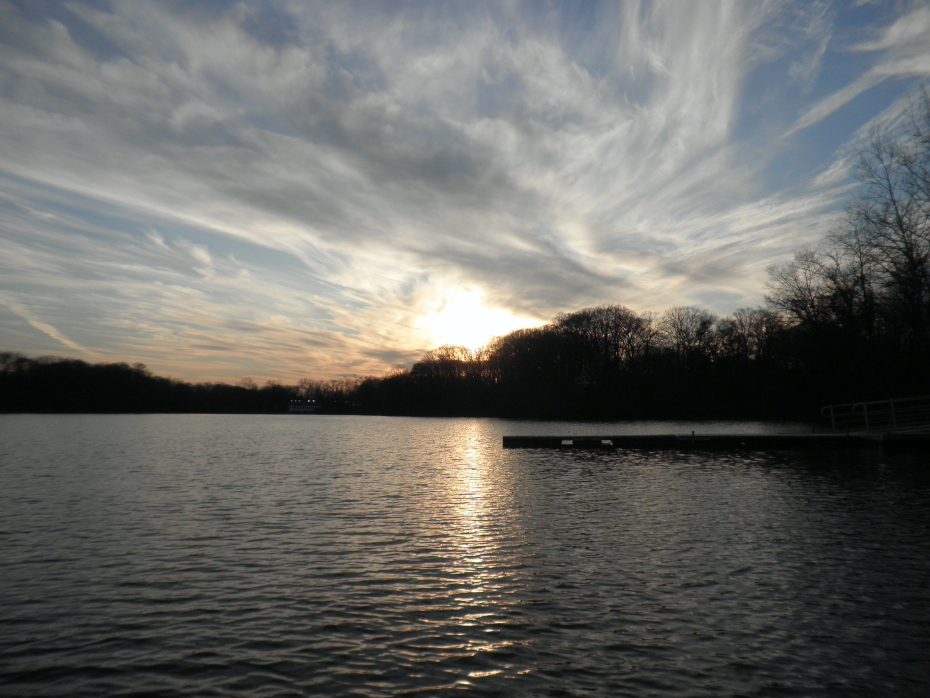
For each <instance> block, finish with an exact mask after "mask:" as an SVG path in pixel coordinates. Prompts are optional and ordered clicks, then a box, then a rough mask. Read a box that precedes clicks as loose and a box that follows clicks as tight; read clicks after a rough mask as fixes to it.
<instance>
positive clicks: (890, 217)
mask: <svg viewBox="0 0 930 698" xmlns="http://www.w3.org/2000/svg"><path fill="white" fill-rule="evenodd" d="M855 172H856V176H857V177H858V180H859V186H858V187H857V189H856V190H855V194H854V195H853V196H852V198H851V199H850V201H849V202H848V205H847V206H846V209H845V213H844V215H843V216H842V218H841V220H840V222H839V223H838V224H837V226H836V227H835V228H834V229H833V230H832V231H831V232H830V234H829V235H828V236H827V237H826V238H825V239H824V240H823V241H822V242H821V243H820V244H819V245H818V246H816V247H810V248H805V249H802V250H799V251H798V252H797V253H796V254H795V255H794V257H793V259H791V260H790V261H788V262H786V263H783V264H780V265H776V266H773V267H771V268H770V269H769V270H768V277H769V281H768V285H767V294H766V301H765V303H764V304H763V305H760V306H759V307H755V308H745V309H740V310H737V311H736V312H734V313H733V314H732V315H730V316H726V317H719V316H717V315H714V314H713V313H711V312H709V311H707V310H704V309H701V308H698V307H690V306H689V307H674V308H670V309H668V310H666V311H665V312H663V313H661V314H657V313H651V312H646V313H637V312H634V311H633V310H630V309H629V308H626V307H624V306H623V305H619V304H613V305H603V306H599V307H594V308H585V309H582V310H577V311H574V312H566V313H562V314H559V315H557V316H556V317H555V318H553V320H552V321H551V322H549V323H548V324H546V325H545V326H542V327H538V328H532V329H522V330H517V331H515V332H511V333H510V334H507V335H504V336H501V337H496V338H494V339H493V340H492V341H491V342H490V343H489V344H488V345H487V346H485V347H484V348H482V349H480V350H479V351H477V352H471V351H469V350H468V349H465V348H463V347H454V346H443V347H439V348H438V349H434V350H432V351H430V352H428V353H427V354H426V355H425V356H423V357H422V358H421V359H420V360H419V361H417V362H416V363H415V364H414V365H413V366H412V367H410V368H409V369H404V370H397V371H395V372H393V373H391V374H389V375H387V376H381V377H368V378H363V379H347V380H336V381H315V380H312V379H303V380H301V381H300V382H299V384H298V385H295V386H282V385H280V384H277V383H269V384H266V385H265V386H264V387H262V388H258V387H257V386H256V385H254V384H253V383H251V382H250V381H248V380H247V379H246V380H244V381H243V382H240V384H238V385H235V386H230V385H225V384H190V383H184V382H180V381H174V380H171V379H168V378H161V377H157V376H153V375H151V373H150V372H148V370H147V369H146V368H145V367H144V366H142V365H140V364H136V365H134V366H129V365H126V364H98V365H90V364H87V363H85V362H82V361H78V360H75V359H56V358H54V357H52V358H48V357H46V358H40V359H31V358H26V357H23V356H19V355H16V354H10V353H6V354H0V411H5V412H286V411H287V408H288V404H289V402H290V400H292V399H313V400H316V401H317V403H318V404H320V405H322V410H323V411H324V412H331V413H345V412H348V413H362V414H389V415H436V416H453V415H461V416H496V417H512V418H554V419H570V418H571V419H655V418H662V419H674V418H681V419H718V418H727V419H733V418H739V419H747V418H754V419H799V420H805V421H813V420H814V419H816V417H817V415H818V412H819V409H820V407H822V406H823V405H826V404H830V403H844V402H853V401H863V400H872V399H883V398H890V397H908V396H914V395H922V394H928V393H930V96H928V94H927V92H926V91H924V92H923V94H922V99H920V100H918V101H915V102H914V103H912V105H911V107H910V109H909V110H908V111H907V112H906V114H905V116H904V118H903V119H902V120H901V121H900V122H899V123H895V124H892V125H890V126H887V127H885V128H883V129H878V130H874V131H873V132H872V133H871V134H870V138H869V139H868V141H867V143H866V144H865V145H864V146H863V147H861V148H860V149H859V151H858V153H857V162H856V165H855Z"/></svg>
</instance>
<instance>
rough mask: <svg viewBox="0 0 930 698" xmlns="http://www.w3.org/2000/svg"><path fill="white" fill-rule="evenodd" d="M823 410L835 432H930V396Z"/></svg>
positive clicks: (858, 403)
mask: <svg viewBox="0 0 930 698" xmlns="http://www.w3.org/2000/svg"><path fill="white" fill-rule="evenodd" d="M820 413H821V414H822V415H823V416H824V417H826V418H827V419H829V420H830V426H831V427H832V428H833V431H846V432H884V433H889V432H907V431H930V395H923V396H921V397H908V398H899V399H894V400H873V401H871V402H850V403H847V404H845V405H827V406H826V407H824V408H823V409H822V410H820Z"/></svg>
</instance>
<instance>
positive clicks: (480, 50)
mask: <svg viewBox="0 0 930 698" xmlns="http://www.w3.org/2000/svg"><path fill="white" fill-rule="evenodd" d="M928 78H930V2H928V1H923V2H907V1H888V2H869V1H858V2H856V1H849V2H830V1H826V0H824V1H822V2H820V1H815V0H803V1H798V2H792V1H791V0H778V1H776V0H747V1H745V2H726V1H721V2H712V1H711V0H707V1H706V2H703V1H702V2H685V1H683V0H681V1H670V2H636V1H630V2H607V3H595V2H587V1H585V2H487V3H483V2H482V3H472V2H383V3H379V2H368V1H366V2H359V3H354V2H338V3H333V2H319V3H316V2H287V1H280V2H261V1H254V2H253V1H247V2H228V3H224V2H204V1H181V0H175V1H166V2H145V3H140V2H135V1H127V2H123V1H121V0H112V1H102V0H93V1H86V2H85V1H80V0H79V1H74V2H47V1H44V0H24V1H23V2H12V3H11V2H6V1H5V0H0V351H14V352H19V353H23V354H25V355H28V356H39V355H58V356H68V357H75V358H79V359H83V360H85V361H90V362H111V361H124V362H126V363H136V362H141V363H144V364H146V365H147V366H148V367H149V368H150V369H151V370H152V371H153V372H155V373H159V374H161V375H170V376H172V377H175V378H180V379H184V380H191V381H227V382H235V381H237V380H239V379H240V378H242V377H245V376H249V377H252V378H253V379H255V380H256V381H257V382H259V383H262V382H264V381H266V380H276V381H281V382H284V383H295V382H296V381H297V380H298V379H299V378H301V377H310V378H317V379H328V378H339V377H346V376H364V375H384V374H386V373H388V372H390V371H392V370H394V369H397V368H402V367H408V366H410V365H411V363H412V362H413V361H416V360H417V359H418V358H419V357H421V356H422V355H423V354H424V353H425V352H426V351H428V350H429V349H432V348H435V347H437V346H440V345H442V344H457V345H464V346H469V347H470V348H477V347H479V346H481V345H484V344H486V343H487V342H488V341H489V340H490V339H491V337H492V336H495V335H502V334H505V333H507V332H509V331H511V330H514V329H517V328H521V327H531V326H537V325H540V324H543V323H545V322H547V321H549V320H551V319H552V318H553V317H554V316H555V315H556V314H557V313H560V312H569V311H573V310H578V309H581V308H584V307H591V306H597V305H604V304H621V305H625V306H627V307H629V308H631V309H633V310H635V311H637V312H645V311H655V312H661V311H663V310H665V309H666V308H669V307H672V306H678V305H697V306H700V307H702V308H706V309H709V310H711V311H713V312H716V313H719V314H721V315H727V314H730V313H732V312H733V311H735V310H736V309H738V308H742V307H751V306H756V305H758V304H760V303H763V302H764V293H765V282H766V280H767V274H766V269H767V268H768V267H769V266H770V265H772V264H774V263H779V262H782V261H784V260H786V259H789V258H790V257H791V256H792V255H793V253H794V252H795V251H796V250H798V249H800V248H802V247H804V246H807V245H811V244H816V243H817V242H818V241H819V240H820V239H822V237H823V236H824V235H825V234H826V233H827V232H828V231H829V230H830V229H831V228H833V227H834V226H836V225H837V224H838V222H839V220H840V217H841V216H842V212H843V207H844V205H845V204H846V202H847V201H848V200H849V197H850V196H851V195H852V194H853V193H854V187H855V185H856V182H855V179H854V170H853V165H854V162H855V157H854V156H855V152H856V148H857V147H860V146H861V145H862V144H863V143H864V142H865V141H866V140H867V138H868V135H869V132H870V129H873V128H876V127H881V126H883V125H887V124H892V123H894V122H895V120H896V119H897V118H899V117H900V115H901V113H902V110H903V109H904V108H905V107H906V105H907V103H908V100H909V99H913V97H914V95H915V94H917V92H918V91H919V90H920V89H922V85H926V84H927V80H928Z"/></svg>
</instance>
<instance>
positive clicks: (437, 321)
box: [423, 289, 539, 351]
mask: <svg viewBox="0 0 930 698" xmlns="http://www.w3.org/2000/svg"><path fill="white" fill-rule="evenodd" d="M538 324H539V323H538V322H537V321H535V320H532V319H530V318H526V317H519V316H516V315H513V314H512V313H510V312H508V311H506V310H503V309H501V308H488V307H487V306H486V305H485V304H484V293H482V292H481V291H477V290H473V289H457V290H455V291H452V292H451V293H449V294H448V295H447V296H446V299H445V302H443V303H442V305H440V306H439V308H438V310H437V312H436V313H434V314H432V315H429V316H427V317H425V318H424V319H423V326H424V329H425V330H426V331H427V332H428V333H429V334H430V335H431V338H432V340H433V342H434V343H435V344H436V345H437V346H439V345H443V344H452V345H455V346H460V347H466V348H468V349H471V350H472V351H474V350H476V349H480V348H481V347H483V346H484V345H486V344H487V343H488V342H489V341H491V338H493V337H496V336H498V335H502V334H507V333H508V332H513V331H514V330H517V329H520V328H522V327H534V326H536V325H538Z"/></svg>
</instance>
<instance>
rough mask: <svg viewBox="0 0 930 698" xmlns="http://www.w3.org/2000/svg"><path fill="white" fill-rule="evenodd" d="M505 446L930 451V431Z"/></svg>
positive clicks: (532, 441) (524, 440)
mask: <svg viewBox="0 0 930 698" xmlns="http://www.w3.org/2000/svg"><path fill="white" fill-rule="evenodd" d="M504 448H571V449H575V448H589V449H590V448H594V449H597V448H603V449H638V450H664V449H673V450H717V449H723V450H739V449H748V450H754V451H762V450H765V451H767V450H776V449H786V448H811V449H823V450H846V449H860V448H882V449H893V450H918V451H930V433H926V432H924V433H910V434H877V433H871V434H834V433H829V434H697V435H695V434H622V435H619V436H505V437H504Z"/></svg>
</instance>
